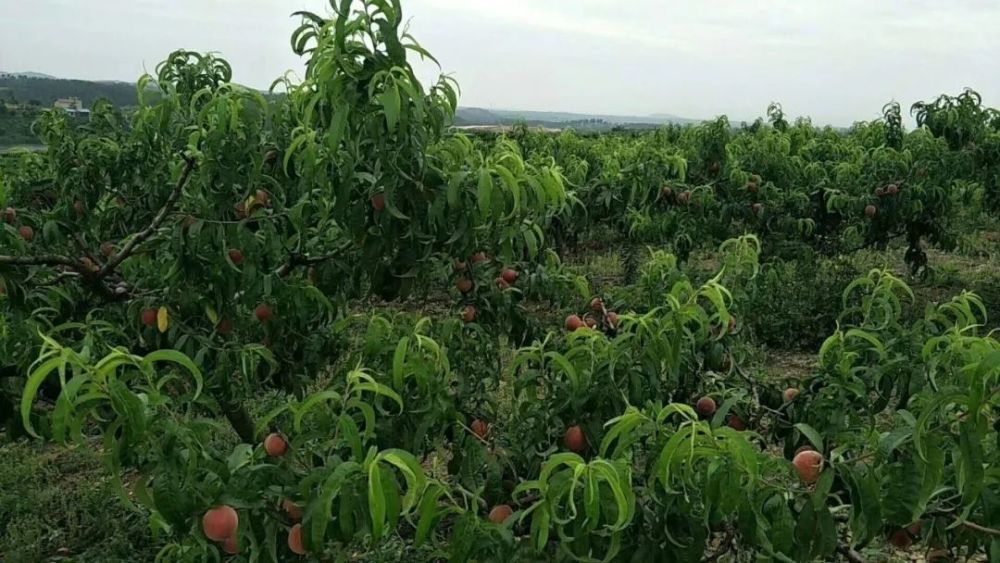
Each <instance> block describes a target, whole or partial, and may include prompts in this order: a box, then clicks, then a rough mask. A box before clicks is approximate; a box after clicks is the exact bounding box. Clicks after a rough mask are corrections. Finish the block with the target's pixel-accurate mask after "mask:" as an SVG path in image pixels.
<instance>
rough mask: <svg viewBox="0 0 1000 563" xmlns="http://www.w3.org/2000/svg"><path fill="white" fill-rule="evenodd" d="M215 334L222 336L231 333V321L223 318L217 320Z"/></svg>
mask: <svg viewBox="0 0 1000 563" xmlns="http://www.w3.org/2000/svg"><path fill="white" fill-rule="evenodd" d="M215 332H218V333H219V334H221V335H222V336H226V335H227V334H229V333H231V332H233V321H231V320H229V319H227V318H226V317H223V318H221V319H219V323H218V324H216V325H215Z"/></svg>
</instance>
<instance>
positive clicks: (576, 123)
mask: <svg viewBox="0 0 1000 563" xmlns="http://www.w3.org/2000/svg"><path fill="white" fill-rule="evenodd" d="M135 88H136V87H135V84H131V83H127V82H111V81H92V80H66V79H62V78H55V77H52V76H49V75H47V74H42V73H38V72H0V100H6V101H13V102H19V103H22V104H31V103H34V105H40V106H43V107H50V106H52V104H53V103H54V102H55V101H56V100H57V99H59V98H68V97H74V98H80V100H81V101H82V102H83V105H84V107H90V106H91V105H92V104H93V103H94V101H95V100H97V99H99V98H106V99H108V100H110V101H111V103H113V104H114V105H116V106H126V107H127V106H134V105H136V103H137V98H136V90H135ZM699 121H700V120H698V119H689V118H684V117H678V116H675V115H669V114H654V115H646V116H630V115H605V114H585V113H570V112H560V111H520V110H505V109H486V108H477V107H460V108H458V111H457V112H456V116H455V125H458V126H510V125H514V124H516V123H521V122H524V123H527V124H529V125H533V126H538V127H546V128H551V129H565V128H567V127H572V128H574V129H578V130H583V131H602V130H607V129H611V128H613V127H629V128H649V127H658V126H660V125H664V124H668V123H675V124H690V123H698V122H699Z"/></svg>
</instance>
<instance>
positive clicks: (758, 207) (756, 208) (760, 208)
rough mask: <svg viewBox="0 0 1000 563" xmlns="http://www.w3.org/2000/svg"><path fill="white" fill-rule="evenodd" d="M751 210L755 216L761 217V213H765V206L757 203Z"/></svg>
mask: <svg viewBox="0 0 1000 563" xmlns="http://www.w3.org/2000/svg"><path fill="white" fill-rule="evenodd" d="M750 210H751V211H752V212H753V214H754V215H760V214H761V213H763V212H764V204H762V203H755V204H753V205H751V206H750Z"/></svg>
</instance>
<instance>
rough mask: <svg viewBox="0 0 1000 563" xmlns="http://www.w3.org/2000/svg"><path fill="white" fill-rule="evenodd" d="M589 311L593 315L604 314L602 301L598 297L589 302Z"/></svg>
mask: <svg viewBox="0 0 1000 563" xmlns="http://www.w3.org/2000/svg"><path fill="white" fill-rule="evenodd" d="M590 310H591V311H593V312H594V313H597V314H601V313H603V312H604V301H602V300H601V298H600V297H595V298H593V299H591V300H590Z"/></svg>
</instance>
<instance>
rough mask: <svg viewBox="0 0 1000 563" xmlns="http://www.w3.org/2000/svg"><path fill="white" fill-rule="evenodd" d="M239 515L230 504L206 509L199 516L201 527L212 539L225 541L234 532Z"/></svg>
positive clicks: (206, 535)
mask: <svg viewBox="0 0 1000 563" xmlns="http://www.w3.org/2000/svg"><path fill="white" fill-rule="evenodd" d="M239 525H240V517H239V515H238V514H237V513H236V511H235V510H234V509H233V507H231V506H227V505H224V504H223V505H221V506H215V507H212V508H210V509H208V511H207V512H205V515H204V516H202V518H201V529H202V531H203V532H205V537H206V538H208V539H210V540H212V541H226V540H227V539H229V538H230V537H232V536H233V535H234V534H235V533H236V529H237V528H238V527H239Z"/></svg>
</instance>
